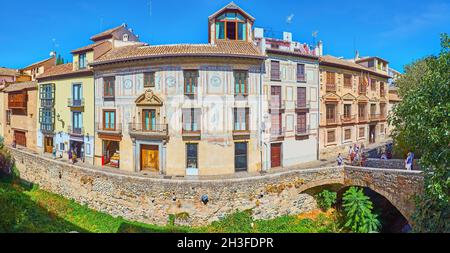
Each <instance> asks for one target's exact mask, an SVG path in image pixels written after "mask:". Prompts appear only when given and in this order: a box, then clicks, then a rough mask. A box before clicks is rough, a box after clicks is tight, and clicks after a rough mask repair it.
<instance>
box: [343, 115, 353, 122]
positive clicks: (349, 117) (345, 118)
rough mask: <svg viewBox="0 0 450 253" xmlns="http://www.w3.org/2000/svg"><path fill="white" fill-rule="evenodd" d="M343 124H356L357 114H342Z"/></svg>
mask: <svg viewBox="0 0 450 253" xmlns="http://www.w3.org/2000/svg"><path fill="white" fill-rule="evenodd" d="M341 123H342V124H354V123H356V115H341Z"/></svg>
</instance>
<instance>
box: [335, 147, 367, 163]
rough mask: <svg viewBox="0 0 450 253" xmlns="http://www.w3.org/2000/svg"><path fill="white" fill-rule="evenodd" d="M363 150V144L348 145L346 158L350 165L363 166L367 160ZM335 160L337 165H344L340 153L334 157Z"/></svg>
mask: <svg viewBox="0 0 450 253" xmlns="http://www.w3.org/2000/svg"><path fill="white" fill-rule="evenodd" d="M363 150H364V144H361V146H360V145H359V144H356V143H355V144H353V145H350V146H349V149H348V157H347V160H349V161H350V164H351V165H357V166H364V165H365V163H366V160H367V157H366V155H365V154H364V152H363ZM336 162H337V165H338V166H342V165H344V158H343V157H342V155H341V153H339V154H338V157H337V158H336Z"/></svg>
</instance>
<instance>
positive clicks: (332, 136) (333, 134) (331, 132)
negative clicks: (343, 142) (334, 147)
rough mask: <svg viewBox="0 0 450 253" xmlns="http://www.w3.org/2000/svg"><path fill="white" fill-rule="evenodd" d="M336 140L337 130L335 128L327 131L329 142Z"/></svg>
mask: <svg viewBox="0 0 450 253" xmlns="http://www.w3.org/2000/svg"><path fill="white" fill-rule="evenodd" d="M335 141H336V131H335V130H329V131H327V142H328V143H332V142H335Z"/></svg>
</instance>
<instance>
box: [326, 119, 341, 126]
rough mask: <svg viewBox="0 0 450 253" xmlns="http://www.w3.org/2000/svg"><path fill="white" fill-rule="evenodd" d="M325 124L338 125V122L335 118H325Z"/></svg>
mask: <svg viewBox="0 0 450 253" xmlns="http://www.w3.org/2000/svg"><path fill="white" fill-rule="evenodd" d="M325 122H326V125H327V126H330V125H337V124H339V120H338V118H337V117H333V118H327V119H326V121H325Z"/></svg>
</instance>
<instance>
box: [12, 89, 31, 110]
mask: <svg viewBox="0 0 450 253" xmlns="http://www.w3.org/2000/svg"><path fill="white" fill-rule="evenodd" d="M8 108H12V109H25V108H27V93H26V92H22V93H16V94H14V93H13V94H8Z"/></svg>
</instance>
